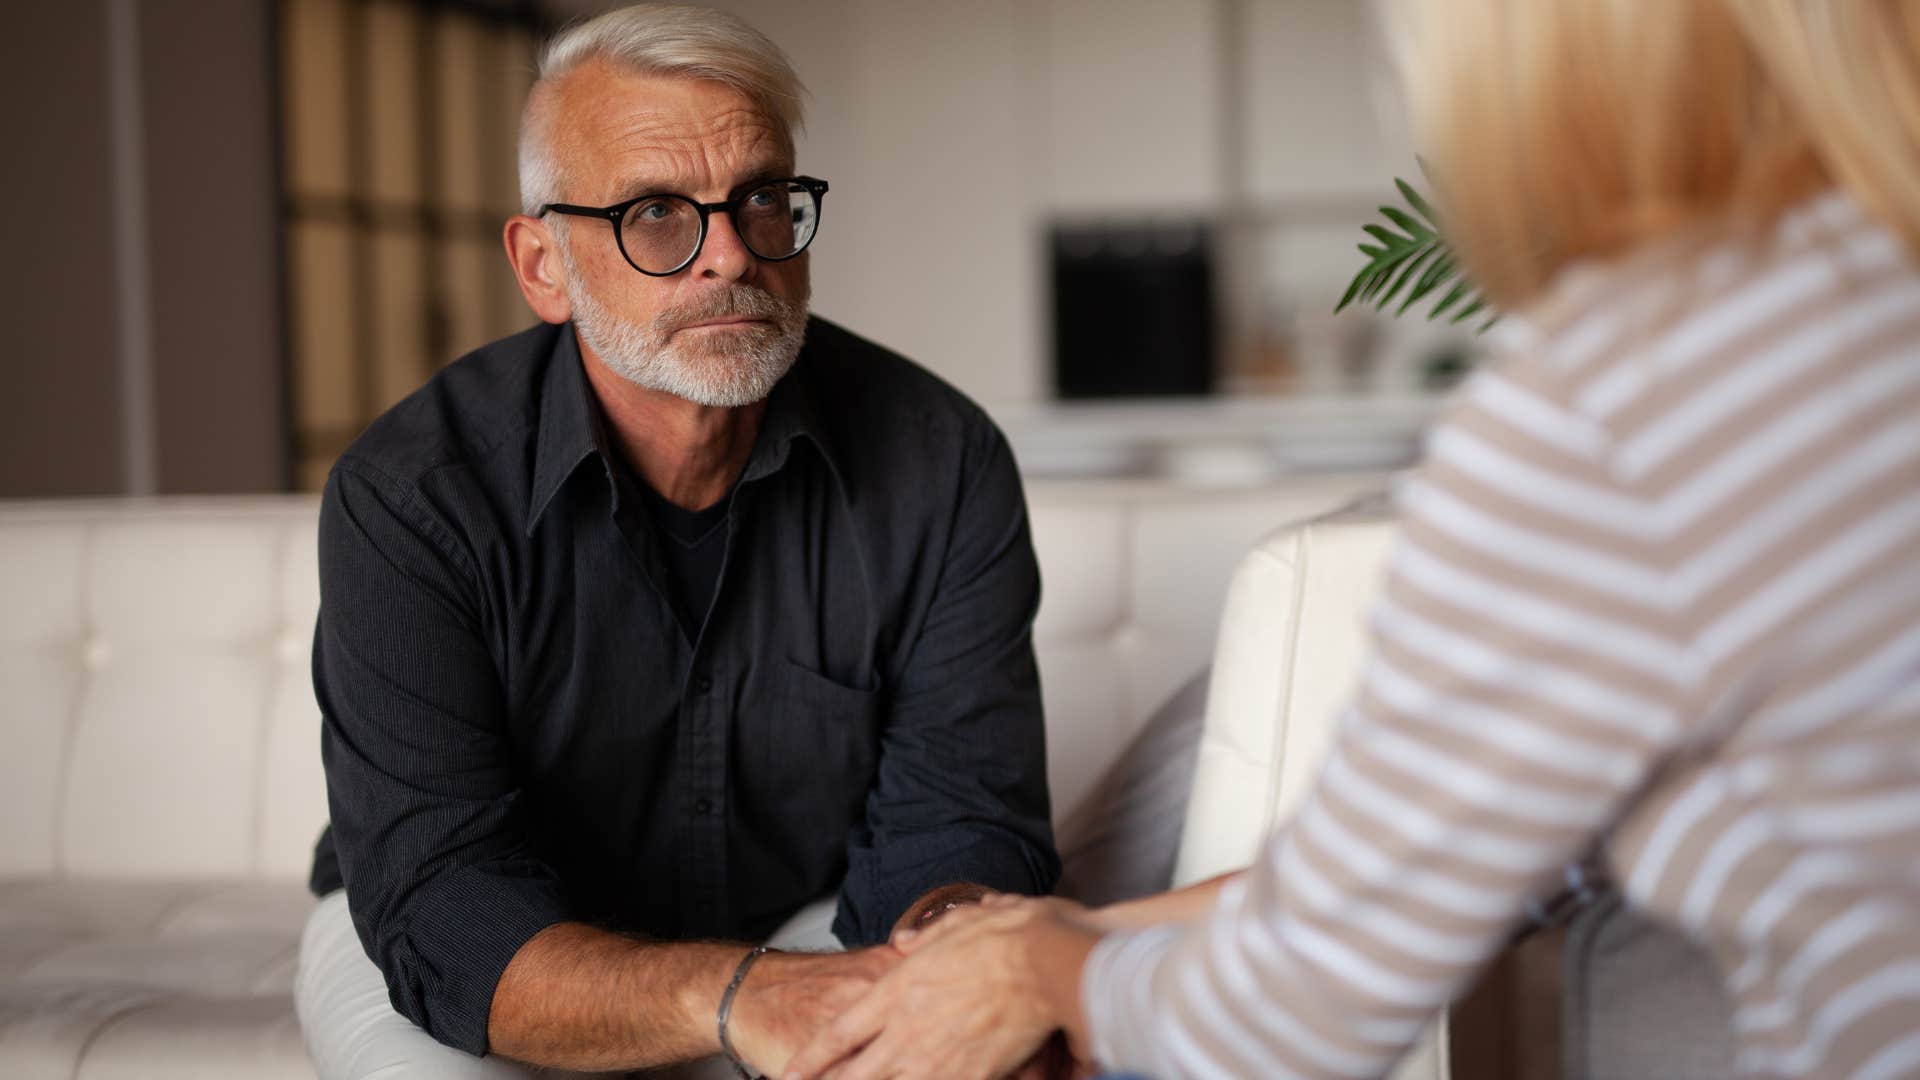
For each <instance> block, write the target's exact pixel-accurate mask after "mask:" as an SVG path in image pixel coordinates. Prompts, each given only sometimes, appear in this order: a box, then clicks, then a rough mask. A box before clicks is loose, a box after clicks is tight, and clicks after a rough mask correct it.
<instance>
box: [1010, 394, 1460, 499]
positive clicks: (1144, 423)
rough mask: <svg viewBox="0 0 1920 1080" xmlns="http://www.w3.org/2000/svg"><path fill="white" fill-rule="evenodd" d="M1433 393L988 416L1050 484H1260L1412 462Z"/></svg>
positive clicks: (1068, 406)
mask: <svg viewBox="0 0 1920 1080" xmlns="http://www.w3.org/2000/svg"><path fill="white" fill-rule="evenodd" d="M1442 400H1443V399H1442V398H1440V397H1438V396H1430V395H1414V396H1345V395H1326V396H1289V397H1271V398H1268V397H1221V398H1201V399H1187V398H1183V399H1149V400H1142V401H1137V402H1134V401H1126V402H1085V403H1081V402H1072V403H1051V404H1043V405H1021V406H1007V407H1004V408H1000V409H996V410H994V418H995V419H996V420H997V421H998V422H999V423H1000V426H1001V428H1002V429H1003V430H1005V431H1006V433H1007V438H1008V439H1009V441H1011V442H1012V444H1013V449H1014V454H1015V456H1016V457H1017V458H1018V459H1019V461H1020V467H1021V471H1022V472H1023V473H1025V474H1026V475H1027V476H1030V477H1036V478H1046V479H1100V478H1128V479H1166V480H1174V481H1180V482H1183V483H1189V484H1194V485H1199V486H1223V487H1239V486H1257V485H1260V484H1264V483H1271V482H1273V481H1275V480H1279V479H1283V478H1285V477H1287V476H1290V475H1297V474H1301V473H1321V472H1355V471H1365V472H1377V471H1380V470H1386V469H1396V468H1401V467H1404V466H1407V465H1411V464H1412V463H1413V462H1414V461H1415V460H1416V459H1417V458H1418V457H1419V453H1420V441H1421V437H1422V434H1423V433H1424V431H1425V430H1426V427H1427V424H1428V423H1429V422H1430V421H1431V420H1432V419H1433V416H1434V413H1435V411H1436V410H1437V409H1438V407H1439V404H1440V402H1441V401H1442Z"/></svg>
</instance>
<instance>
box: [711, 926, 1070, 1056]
mask: <svg viewBox="0 0 1920 1080" xmlns="http://www.w3.org/2000/svg"><path fill="white" fill-rule="evenodd" d="M1101 932H1102V928H1101V927H1100V926H1098V925H1097V924H1096V916H1095V915H1094V914H1093V913H1091V912H1089V911H1087V910H1086V909H1084V908H1081V907H1079V906H1078V905H1075V904H1072V903H1069V902H1068V901H1064V900H1058V899H1032V898H1028V897H1021V896H1014V895H1011V894H991V895H988V896H986V897H985V898H983V899H982V900H981V901H980V903H979V904H977V905H968V906H964V907H956V908H954V909H952V910H951V911H947V912H945V913H944V914H943V915H941V916H940V917H939V918H938V919H937V920H936V921H934V922H931V923H928V924H925V926H924V928H920V929H915V928H906V927H903V928H900V929H896V930H895V932H894V935H893V938H892V940H891V941H890V942H889V943H888V944H886V945H882V946H878V947H876V948H871V949H862V950H858V951H855V952H851V953H843V954H828V955H806V954H773V955H769V956H768V957H766V958H765V959H764V960H762V961H761V964H760V966H759V967H756V968H755V969H754V971H753V973H752V974H751V976H750V977H749V978H748V979H747V980H746V982H745V983H744V984H743V985H742V988H741V998H740V999H739V1001H738V1003H737V1004H736V1006H735V1020H734V1024H733V1027H732V1032H733V1041H734V1044H735V1046H736V1048H737V1050H738V1051H739V1053H740V1054H741V1056H742V1057H743V1058H744V1059H745V1060H746V1061H747V1063H748V1064H750V1065H753V1066H754V1067H756V1068H758V1069H760V1070H761V1071H763V1072H764V1073H765V1074H766V1075H768V1076H773V1077H779V1078H781V1080H815V1078H823V1080H882V1078H886V1080H894V1078H899V1080H906V1078H913V1080H947V1078H955V1080H958V1078H969V1080H996V1078H999V1077H1009V1076H1010V1077H1016V1078H1017V1080H1067V1078H1070V1077H1077V1076H1088V1075H1091V1069H1090V1067H1089V1066H1088V1065H1087V1064H1086V1062H1087V1061H1088V1054H1087V1053H1086V1052H1085V1050H1084V1040H1085V1032H1086V1027H1085V1024H1084V1022H1083V1021H1082V1019H1081V1016H1080V1003H1079V986H1080V977H1079V976H1080V969H1081V967H1082V965H1083V964H1084V963H1085V960H1086V956H1087V953H1088V952H1090V951H1091V950H1092V948H1093V945H1094V943H1095V942H1096V941H1097V940H1099V937H1100V934H1101ZM803 1043H804V1045H802V1044H803ZM795 1047H799V1050H798V1052H797V1053H796V1052H794V1048H795Z"/></svg>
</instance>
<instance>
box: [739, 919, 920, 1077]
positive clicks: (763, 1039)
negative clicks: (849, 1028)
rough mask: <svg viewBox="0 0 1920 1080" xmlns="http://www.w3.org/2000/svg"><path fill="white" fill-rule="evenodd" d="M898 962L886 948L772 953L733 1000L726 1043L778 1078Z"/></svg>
mask: <svg viewBox="0 0 1920 1080" xmlns="http://www.w3.org/2000/svg"><path fill="white" fill-rule="evenodd" d="M899 962H900V954H899V953H897V952H895V951H894V950H893V949H891V948H888V947H886V946H880V947H878V948H873V949H861V950H859V951H856V952H846V953H780V952H775V953H768V954H767V955H765V956H763V957H761V958H760V959H759V960H758V961H756V962H755V963H754V965H753V968H752V969H751V970H749V971H748V972H747V977H746V980H745V981H744V982H742V983H741V984H740V990H739V992H738V993H737V994H736V995H735V997H734V999H733V1013H732V1015H731V1016H730V1017H729V1018H728V1021H727V1039H728V1041H729V1042H731V1043H732V1044H733V1049H734V1051H735V1052H736V1053H738V1054H739V1055H740V1058H741V1060H742V1061H745V1062H746V1063H747V1064H748V1065H751V1066H753V1067H754V1068H755V1069H757V1070H758V1071H760V1072H761V1073H764V1074H765V1075H767V1076H778V1075H780V1072H781V1070H782V1069H784V1068H786V1066H787V1061H788V1059H789V1058H791V1057H792V1056H793V1054H794V1052H795V1051H797V1050H799V1049H800V1047H801V1046H804V1045H805V1044H806V1042H807V1040H808V1039H811V1038H813V1036H814V1034H815V1033H817V1032H818V1031H820V1030H821V1029H822V1028H824V1027H826V1025H827V1024H828V1022H830V1021H831V1020H833V1018H834V1017H836V1016H839V1015H840V1014H841V1013H842V1012H843V1011H845V1010H846V1009H847V1007H848V1006H850V1005H852V1004H853V1003H854V1002H856V1001H858V1000H860V998H861V997H862V996H863V995H865V994H866V993H867V991H868V990H870V989H872V987H873V985H874V982H875V980H877V979H879V978H880V976H882V975H884V974H885V973H886V972H887V971H888V970H890V969H891V968H893V966H894V965H896V964H898V963H899Z"/></svg>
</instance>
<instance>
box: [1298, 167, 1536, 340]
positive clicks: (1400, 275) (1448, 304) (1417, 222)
mask: <svg viewBox="0 0 1920 1080" xmlns="http://www.w3.org/2000/svg"><path fill="white" fill-rule="evenodd" d="M1425 168H1426V163H1425V162H1421V169H1422V170H1423V171H1424V170H1425ZM1393 182H1394V185H1395V186H1396V187H1398V188H1399V189H1400V195H1401V197H1402V198H1404V199H1406V201H1407V206H1408V207H1409V208H1411V210H1412V212H1411V213H1409V212H1408V211H1407V210H1405V209H1402V208H1400V207H1397V206H1382V207H1381V208H1380V213H1381V214H1382V215H1384V216H1385V217H1386V219H1387V222H1388V224H1387V225H1368V226H1366V227H1365V228H1366V231H1367V235H1368V236H1371V237H1372V238H1373V239H1374V241H1376V242H1375V243H1368V244H1361V245H1360V253H1361V254H1362V255H1365V256H1366V257H1367V264H1366V265H1365V266H1363V267H1361V269H1360V272H1359V273H1358V274H1355V275H1354V278H1353V284H1351V285H1349V286H1348V287H1347V293H1346V295H1345V296H1343V297H1341V298H1340V303H1339V305H1338V306H1336V307H1335V308H1334V309H1333V310H1334V311H1335V312H1336V313H1338V312H1341V311H1345V310H1346V309H1347V306H1348V305H1349V304H1352V303H1355V302H1356V301H1357V302H1359V303H1362V304H1372V305H1373V306H1374V307H1376V308H1378V309H1379V310H1381V311H1385V310H1387V307H1388V305H1390V304H1392V303H1393V302H1394V301H1395V300H1399V301H1400V306H1399V308H1398V309H1397V310H1396V311H1394V313H1393V314H1394V316H1395V317H1396V318H1398V317H1399V316H1401V315H1405V314H1406V313H1407V311H1408V309H1410V308H1412V307H1413V305H1415V304H1417V303H1419V302H1420V301H1422V300H1424V299H1426V298H1427V297H1429V296H1431V295H1433V294H1434V293H1435V292H1437V291H1439V290H1440V289H1441V288H1442V287H1443V286H1444V287H1446V290H1447V291H1446V292H1445V293H1444V294H1443V295H1442V296H1441V297H1440V301H1439V303H1436V304H1435V305H1434V306H1433V310H1432V311H1429V312H1427V318H1428V319H1430V320H1431V319H1437V318H1439V317H1440V316H1442V315H1445V314H1447V313H1448V312H1452V313H1453V317H1452V318H1451V319H1450V320H1448V321H1449V322H1453V323H1461V322H1465V321H1466V320H1468V319H1471V318H1473V317H1474V316H1475V315H1478V314H1480V313H1481V312H1484V311H1487V310H1488V304H1487V299H1486V297H1484V296H1482V295H1480V290H1479V288H1478V287H1476V286H1475V285H1474V284H1473V282H1472V281H1471V280H1469V279H1468V278H1467V277H1466V276H1465V274H1464V273H1463V272H1462V270H1461V267H1460V263H1459V260H1458V259H1457V258H1455V256H1454V253H1453V249H1452V248H1451V247H1449V246H1448V245H1447V239H1446V237H1445V236H1444V235H1443V234H1442V233H1441V231H1440V215H1439V214H1438V213H1436V212H1435V211H1434V209H1433V206H1432V204H1430V203H1428V202H1427V200H1426V199H1425V198H1424V197H1422V196H1421V194H1420V192H1419V191H1417V190H1415V188H1414V186H1413V185H1412V184H1409V183H1407V182H1406V181H1405V180H1401V179H1399V178H1398V177H1395V178H1394V181H1393ZM1403 294H1404V299H1403V298H1402V296H1403ZM1499 318H1500V316H1499V315H1497V314H1495V315H1492V316H1490V317H1489V318H1488V319H1487V321H1486V322H1484V323H1482V324H1481V325H1480V326H1479V328H1478V330H1477V331H1476V332H1479V333H1484V332H1485V331H1486V329H1487V328H1488V327H1490V326H1492V325H1493V324H1494V323H1495V322H1498V321H1499Z"/></svg>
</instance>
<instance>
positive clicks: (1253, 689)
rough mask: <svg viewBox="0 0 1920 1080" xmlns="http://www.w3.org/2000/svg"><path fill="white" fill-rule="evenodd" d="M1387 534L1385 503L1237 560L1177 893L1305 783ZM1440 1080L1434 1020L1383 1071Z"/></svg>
mask: <svg viewBox="0 0 1920 1080" xmlns="http://www.w3.org/2000/svg"><path fill="white" fill-rule="evenodd" d="M1392 540H1393V528H1392V522H1391V520H1390V518H1389V517H1388V516H1387V514H1386V513H1385V512H1384V509H1380V510H1375V509H1372V508H1353V509H1349V510H1345V511H1343V512H1340V513H1336V514H1332V515H1328V516H1326V517H1324V518H1322V519H1320V520H1315V521H1311V522H1305V523H1302V524H1300V525H1298V526H1296V527H1291V528H1286V529H1282V530H1279V531H1277V532H1275V533H1273V534H1271V535H1269V536H1267V537H1266V538H1264V539H1263V540H1261V541H1260V543H1259V544H1258V545H1257V546H1256V547H1254V549H1253V550H1252V551H1250V552H1249V553H1247V555H1246V557H1245V558H1243V559H1242V560H1241V561H1240V565H1239V569H1238V570H1237V571H1236V572H1235V573H1234V577H1233V582H1232V586H1231V589H1230V591H1229V593H1228V596H1227V600H1226V608H1225V610H1224V611H1223V612H1222V613H1221V616H1220V633H1219V638H1218V644H1217V646H1216V648H1215V650H1214V654H1213V672H1212V676H1211V679H1210V680H1209V685H1208V694H1207V715H1206V726H1205V729H1204V731H1203V732H1202V734H1201V738H1200V748H1199V754H1198V766H1197V768H1196V770H1195V775H1194V781H1193V790H1194V792H1195V796H1194V798H1193V799H1191V800H1190V801H1189V802H1188V803H1187V817H1186V822H1185V824H1184V825H1183V827H1182V829H1181V835H1180V853H1179V861H1178V862H1177V864H1176V866H1175V869H1174V883H1175V884H1176V885H1186V884H1190V883H1192V882H1195V881H1200V880H1203V879H1206V878H1209V877H1213V876H1214V875H1216V874H1221V873H1225V872H1227V871H1230V870H1237V869H1239V868H1241V867H1243V866H1246V865H1247V864H1248V863H1249V862H1251V861H1252V860H1253V858H1254V857H1255V855H1256V853H1257V852H1258V851H1259V849H1260V846H1261V843H1262V841H1263V840H1264V839H1265V838H1266V836H1267V834H1268V833H1269V832H1271V831H1272V829H1273V827H1274V826H1275V825H1276V824H1279V823H1280V822H1282V821H1284V820H1286V818H1287V817H1289V816H1290V815H1291V814H1292V813H1293V811H1294V809H1295V808H1296V807H1297V806H1298V805H1299V803H1300V800H1301V798H1302V797H1303V796H1305V795H1306V793H1307V790H1308V789H1309V788H1310V787H1311V786H1312V783H1313V778H1314V775H1315V773H1316V772H1318V771H1319V767H1320V763H1321V761H1322V760H1323V759H1324V758H1325V757H1326V754H1327V751H1328V749H1329V748H1330V747H1331V744H1332V737H1333V730H1334V724H1333V720H1334V719H1335V717H1337V716H1338V714H1339V711H1340V709H1341V708H1342V707H1343V706H1344V705H1345V703H1346V697H1347V695H1348V693H1349V692H1350V691H1351V690H1352V688H1353V682H1354V679H1355V676H1356V675H1357V674H1358V672H1359V670H1360V665H1361V663H1362V661H1363V660H1364V659H1365V650H1366V632H1365V623H1366V615H1367V612H1368V610H1369V607H1370V605H1371V602H1372V599H1373V596H1374V593H1375V591H1376V590H1377V588H1378V587H1379V584H1380V579H1381V576H1382V574H1383V573H1384V572H1385V568H1386V560H1387V554H1388V549H1389V547H1390V546H1391V544H1392ZM1448 1074H1449V1063H1448V1047H1447V1027H1446V1024H1445V1023H1444V1022H1439V1023H1435V1024H1434V1025H1433V1026H1432V1027H1431V1028H1430V1029H1429V1030H1428V1032H1427V1034H1426V1035H1425V1037H1424V1038H1423V1039H1422V1040H1421V1041H1420V1043H1419V1044H1418V1045H1417V1046H1416V1047H1415V1049H1414V1050H1413V1051H1412V1053H1410V1054H1409V1055H1408V1056H1407V1058H1406V1059H1405V1060H1403V1061H1402V1062H1401V1064H1400V1068H1399V1069H1398V1070H1397V1071H1396V1072H1395V1073H1394V1077H1395V1080H1416V1078H1419V1080H1426V1078H1430V1080H1445V1078H1446V1077H1447V1076H1448Z"/></svg>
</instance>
